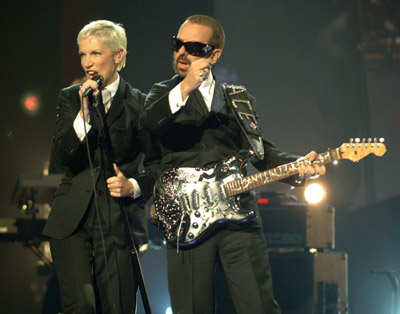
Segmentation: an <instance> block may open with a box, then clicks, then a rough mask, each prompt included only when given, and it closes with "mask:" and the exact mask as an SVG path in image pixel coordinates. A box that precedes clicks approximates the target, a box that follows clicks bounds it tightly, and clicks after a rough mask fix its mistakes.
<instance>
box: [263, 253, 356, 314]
mask: <svg viewBox="0 0 400 314" xmlns="http://www.w3.org/2000/svg"><path fill="white" fill-rule="evenodd" d="M269 258H270V263H271V271H272V278H273V284H274V292H275V297H276V299H277V301H278V303H279V304H280V306H281V308H282V313H285V314H331V313H336V314H337V313H348V300H347V299H348V288H347V261H348V257H347V254H346V253H341V252H315V253H310V252H307V251H304V252H290V251H288V252H279V251H270V252H269Z"/></svg>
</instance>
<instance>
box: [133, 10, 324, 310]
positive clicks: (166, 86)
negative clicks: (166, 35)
mask: <svg viewBox="0 0 400 314" xmlns="http://www.w3.org/2000/svg"><path fill="white" fill-rule="evenodd" d="M224 41H225V35H224V31H223V29H222V26H221V25H220V23H219V22H218V21H216V20H215V19H214V18H212V17H209V16H205V15H194V16H191V17H189V18H187V19H186V21H185V22H184V23H183V24H182V25H181V27H180V29H179V32H178V34H177V36H176V37H174V38H173V50H174V54H173V67H174V70H175V72H176V74H177V75H175V76H174V77H173V78H172V79H170V80H168V81H164V82H161V83H158V84H155V85H154V86H153V87H152V89H151V90H150V92H149V94H148V96H147V98H146V103H145V108H144V111H143V113H142V115H141V122H142V123H143V124H144V126H145V128H147V129H149V130H150V131H151V132H152V133H153V134H155V135H157V136H158V139H159V141H160V151H161V152H160V160H161V172H162V171H163V170H165V169H168V168H172V167H193V168H194V169H201V168H203V167H212V166H214V165H215V164H217V163H218V162H220V161H222V160H224V159H226V158H227V157H228V156H231V155H233V154H235V153H237V152H238V151H240V150H242V149H249V148H250V144H249V142H248V141H247V140H246V138H245V136H244V133H243V132H242V130H241V128H240V126H239V123H238V122H237V121H236V119H235V117H234V115H233V113H232V111H231V109H230V108H229V107H228V105H227V103H226V101H225V97H224V92H223V89H222V86H221V85H220V84H218V83H217V82H216V81H215V78H214V77H213V75H212V72H211V68H212V66H213V65H214V64H216V63H217V62H218V60H219V58H220V56H221V53H222V49H223V47H224ZM249 97H250V100H251V104H252V106H253V108H254V107H255V101H254V99H253V98H252V97H251V96H249ZM263 147H264V152H265V153H264V158H263V159H262V160H261V159H257V160H256V161H254V162H253V163H254V165H255V167H256V168H257V169H259V170H266V169H269V168H272V167H276V166H278V165H281V164H283V163H287V162H291V161H295V160H297V159H298V158H299V156H294V155H290V154H287V153H284V152H281V151H279V150H278V149H276V148H275V147H274V146H273V145H272V144H270V143H269V142H267V141H265V140H264V141H263ZM305 158H307V159H309V160H310V161H313V160H314V159H315V158H316V153H315V152H311V153H309V154H308V155H306V156H305ZM299 172H300V173H301V174H309V175H314V174H316V173H319V174H324V173H325V168H324V167H323V166H319V165H313V164H309V165H308V166H305V165H302V166H300V167H299ZM291 182H292V183H293V184H295V179H294V178H292V180H291ZM171 192H173V191H171ZM179 201H182V200H179ZM240 202H241V205H242V207H243V208H246V209H252V210H254V211H255V212H258V208H257V203H256V200H255V198H254V196H253V195H252V194H251V193H246V194H243V195H242V197H241V201H240ZM194 206H196V205H194ZM178 246H179V245H178ZM167 260H168V279H169V292H170V296H171V303H172V310H173V313H174V314H178V313H188V314H189V313H207V314H209V313H214V308H215V304H214V278H213V277H214V268H215V264H216V263H220V264H221V266H222V269H223V271H224V273H225V277H226V280H227V284H228V287H229V291H230V294H231V296H232V299H233V302H234V305H235V308H236V310H237V312H238V313H249V314H255V313H268V314H275V313H280V309H279V306H278V304H277V302H276V301H275V299H274V296H273V289H272V280H271V272H270V266H269V261H268V252H267V246H266V243H265V239H264V235H263V231H262V224H261V221H260V218H259V215H258V217H257V218H254V219H250V221H249V222H248V223H245V224H237V225H230V224H226V225H223V224H222V226H221V228H219V229H218V230H217V232H215V233H213V234H212V235H211V236H209V237H208V238H207V239H205V240H204V241H203V242H202V243H200V244H199V245H197V246H195V247H190V248H189V249H186V250H183V249H180V250H179V249H178V250H177V249H176V248H174V246H173V245H169V246H168V249H167Z"/></svg>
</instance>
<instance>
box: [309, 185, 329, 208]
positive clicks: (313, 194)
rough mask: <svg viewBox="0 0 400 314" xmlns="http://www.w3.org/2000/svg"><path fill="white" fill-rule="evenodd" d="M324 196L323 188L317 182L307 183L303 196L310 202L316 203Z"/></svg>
mask: <svg viewBox="0 0 400 314" xmlns="http://www.w3.org/2000/svg"><path fill="white" fill-rule="evenodd" d="M324 196H325V190H324V188H323V187H322V186H321V185H320V184H318V183H312V184H310V185H308V186H307V187H306V188H305V190H304V197H305V199H306V201H307V202H308V203H310V204H317V203H319V202H321V201H322V199H323V198H324Z"/></svg>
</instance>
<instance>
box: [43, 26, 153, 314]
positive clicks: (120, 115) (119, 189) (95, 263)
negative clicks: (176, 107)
mask: <svg viewBox="0 0 400 314" xmlns="http://www.w3.org/2000/svg"><path fill="white" fill-rule="evenodd" d="M77 41H78V46H79V56H80V59H81V66H82V68H83V70H84V72H85V75H86V77H87V81H85V82H84V83H83V84H82V83H80V84H77V85H73V86H71V87H68V88H65V89H62V90H61V91H60V93H59V99H58V107H57V120H56V132H55V136H54V149H55V152H56V154H57V157H58V159H59V160H60V162H61V163H62V164H63V165H65V166H66V167H67V169H66V171H65V174H64V176H63V178H62V180H61V184H60V186H59V188H58V190H57V192H56V194H55V197H54V201H53V204H52V210H51V212H50V215H49V218H48V221H47V223H46V226H45V229H44V234H45V235H47V236H49V237H50V248H51V253H52V257H53V262H54V266H55V270H56V274H57V277H58V280H59V287H60V292H61V300H62V306H63V313H64V314H67V313H82V314H89V313H107V314H110V313H112V314H118V313H129V314H130V313H135V308H136V303H135V302H136V301H135V295H136V291H137V286H138V277H137V276H138V274H135V273H134V269H133V265H132V259H131V254H130V247H129V245H128V244H129V241H128V233H127V230H126V229H125V226H124V220H123V215H121V209H120V206H119V202H118V201H117V198H119V201H121V203H122V204H123V207H125V209H126V213H127V217H129V222H130V227H131V230H132V233H133V238H134V242H135V245H136V246H138V245H140V244H143V243H146V242H147V225H146V215H145V212H144V202H145V201H144V198H147V197H149V196H150V194H151V191H152V184H151V182H152V181H151V180H150V179H149V177H148V175H147V174H145V173H142V172H140V171H139V165H140V163H141V160H142V157H143V152H146V151H147V150H148V149H147V146H146V145H147V144H146V143H148V142H149V141H148V139H147V138H146V136H147V135H146V133H145V132H143V130H141V129H140V128H139V127H138V121H139V113H140V111H141V109H142V107H143V104H144V100H145V94H143V93H141V92H140V91H139V90H138V89H135V88H132V87H131V86H130V85H129V84H128V83H127V82H126V81H125V80H124V79H123V78H122V77H121V76H120V75H119V73H118V71H119V70H121V69H122V68H123V67H124V66H125V62H126V53H127V50H126V49H127V38H126V34H125V30H124V29H123V27H122V26H121V25H119V24H115V23H113V22H110V21H105V20H100V21H95V22H91V23H89V24H88V25H86V26H85V27H83V29H82V30H81V31H80V33H79V35H78V38H77ZM100 76H101V77H102V78H103V82H101V81H102V79H101V78H100ZM99 85H101V86H99ZM92 96H93V97H92ZM94 97H96V98H97V99H98V101H97V103H98V108H99V113H100V116H101V117H100V118H99V120H98V121H100V119H101V120H103V121H102V122H99V124H98V125H96V119H95V113H94V114H93V113H91V112H90V109H91V107H92V105H95V103H96V102H95V100H94V99H90V98H94ZM103 104H104V109H102V105H103ZM92 109H93V107H92ZM102 111H103V112H102ZM103 115H104V117H103ZM102 124H103V125H102ZM103 132H104V136H103V135H102V133H103ZM107 148H108V149H107ZM107 150H109V152H107ZM107 158H110V159H111V162H112V163H113V164H112V165H111V164H110V163H108V159H107ZM149 159H150V155H147V156H146V159H145V163H147V161H148V160H149ZM112 168H113V170H114V171H112ZM148 169H150V168H149V167H148ZM128 178H129V179H128Z"/></svg>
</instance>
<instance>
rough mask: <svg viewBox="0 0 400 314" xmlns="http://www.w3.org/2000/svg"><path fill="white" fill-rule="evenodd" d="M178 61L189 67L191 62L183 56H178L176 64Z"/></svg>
mask: <svg viewBox="0 0 400 314" xmlns="http://www.w3.org/2000/svg"><path fill="white" fill-rule="evenodd" d="M180 61H182V62H185V63H187V64H189V65H191V64H192V62H190V60H189V59H188V58H186V56H184V55H181V56H178V58H177V59H176V63H178V62H180Z"/></svg>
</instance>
